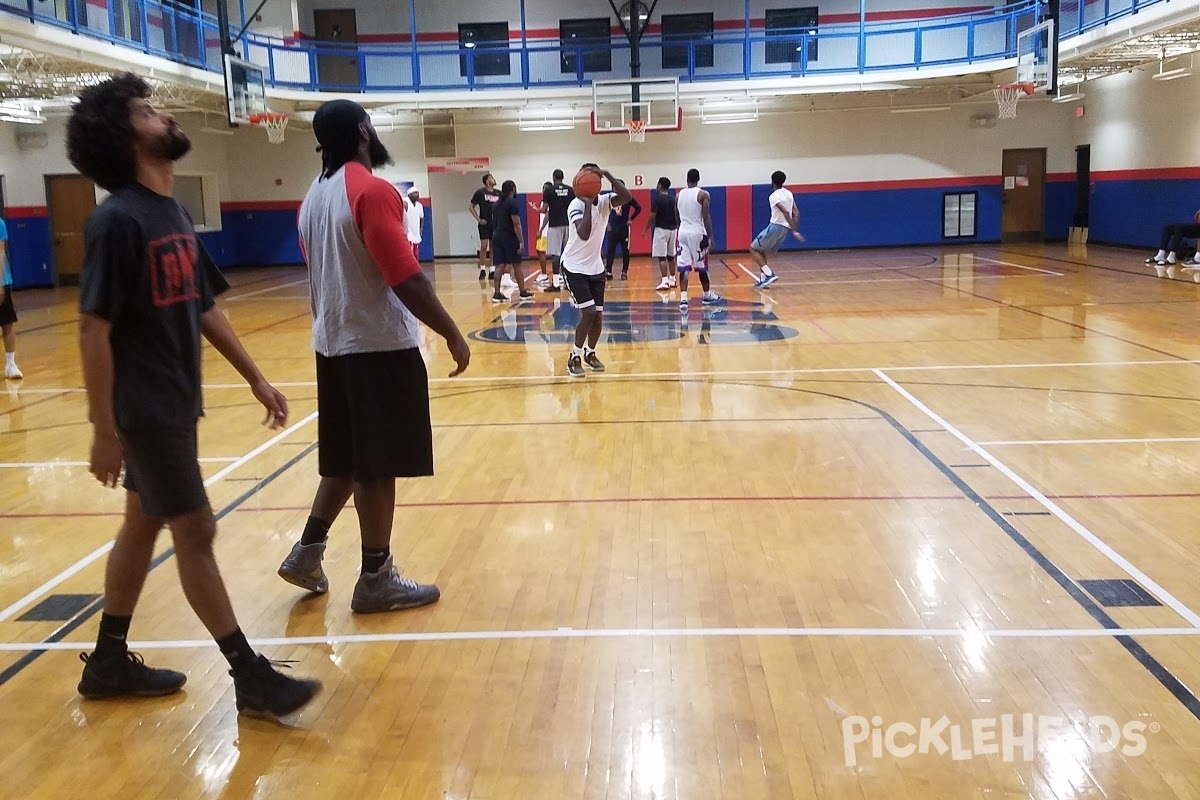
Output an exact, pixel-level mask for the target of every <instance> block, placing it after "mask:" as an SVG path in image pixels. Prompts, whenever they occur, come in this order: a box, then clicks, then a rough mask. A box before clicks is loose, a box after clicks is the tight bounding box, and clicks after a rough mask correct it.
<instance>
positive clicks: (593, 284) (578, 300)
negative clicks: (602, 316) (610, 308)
mask: <svg viewBox="0 0 1200 800" xmlns="http://www.w3.org/2000/svg"><path fill="white" fill-rule="evenodd" d="M562 274H563V279H564V280H565V281H566V282H567V291H568V292H570V293H571V302H572V303H573V304H574V305H575V307H576V308H588V307H590V306H595V307H596V310H597V311H603V310H604V287H605V286H607V285H608V284H607V282H606V281H605V279H604V273H600V274H599V275H582V274H580V273H578V272H571V270H569V269H567V268H566V267H563V268H562Z"/></svg>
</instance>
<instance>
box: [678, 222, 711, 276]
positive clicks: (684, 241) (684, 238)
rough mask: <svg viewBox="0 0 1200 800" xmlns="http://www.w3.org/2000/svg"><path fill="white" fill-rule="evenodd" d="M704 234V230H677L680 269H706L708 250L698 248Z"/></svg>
mask: <svg viewBox="0 0 1200 800" xmlns="http://www.w3.org/2000/svg"><path fill="white" fill-rule="evenodd" d="M706 235H707V234H705V233H704V231H680V232H679V268H680V269H685V268H686V269H690V268H692V267H695V268H696V269H708V251H706V250H701V249H700V240H701V239H703V238H704V237H705V236H706Z"/></svg>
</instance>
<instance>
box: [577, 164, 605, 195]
mask: <svg viewBox="0 0 1200 800" xmlns="http://www.w3.org/2000/svg"><path fill="white" fill-rule="evenodd" d="M571 188H572V189H574V190H575V196H576V197H589V198H590V197H596V196H597V195H599V194H600V190H601V189H602V188H604V184H603V183H602V182H601V180H600V173H598V172H594V171H592V170H590V169H581V170H579V172H577V173H575V177H574V178H573V179H572V180H571Z"/></svg>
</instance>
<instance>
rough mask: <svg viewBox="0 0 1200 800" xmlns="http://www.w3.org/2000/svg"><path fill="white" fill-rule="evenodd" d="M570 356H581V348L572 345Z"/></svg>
mask: <svg viewBox="0 0 1200 800" xmlns="http://www.w3.org/2000/svg"><path fill="white" fill-rule="evenodd" d="M571 357H572V358H583V348H580V347H572V348H571Z"/></svg>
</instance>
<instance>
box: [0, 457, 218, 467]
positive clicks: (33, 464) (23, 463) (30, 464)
mask: <svg viewBox="0 0 1200 800" xmlns="http://www.w3.org/2000/svg"><path fill="white" fill-rule="evenodd" d="M197 460H198V461H199V462H200V463H201V464H228V463H229V462H231V461H237V459H236V458H201V459H197ZM87 466H90V465H89V463H88V462H87V461H0V469H46V468H53V467H87Z"/></svg>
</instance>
